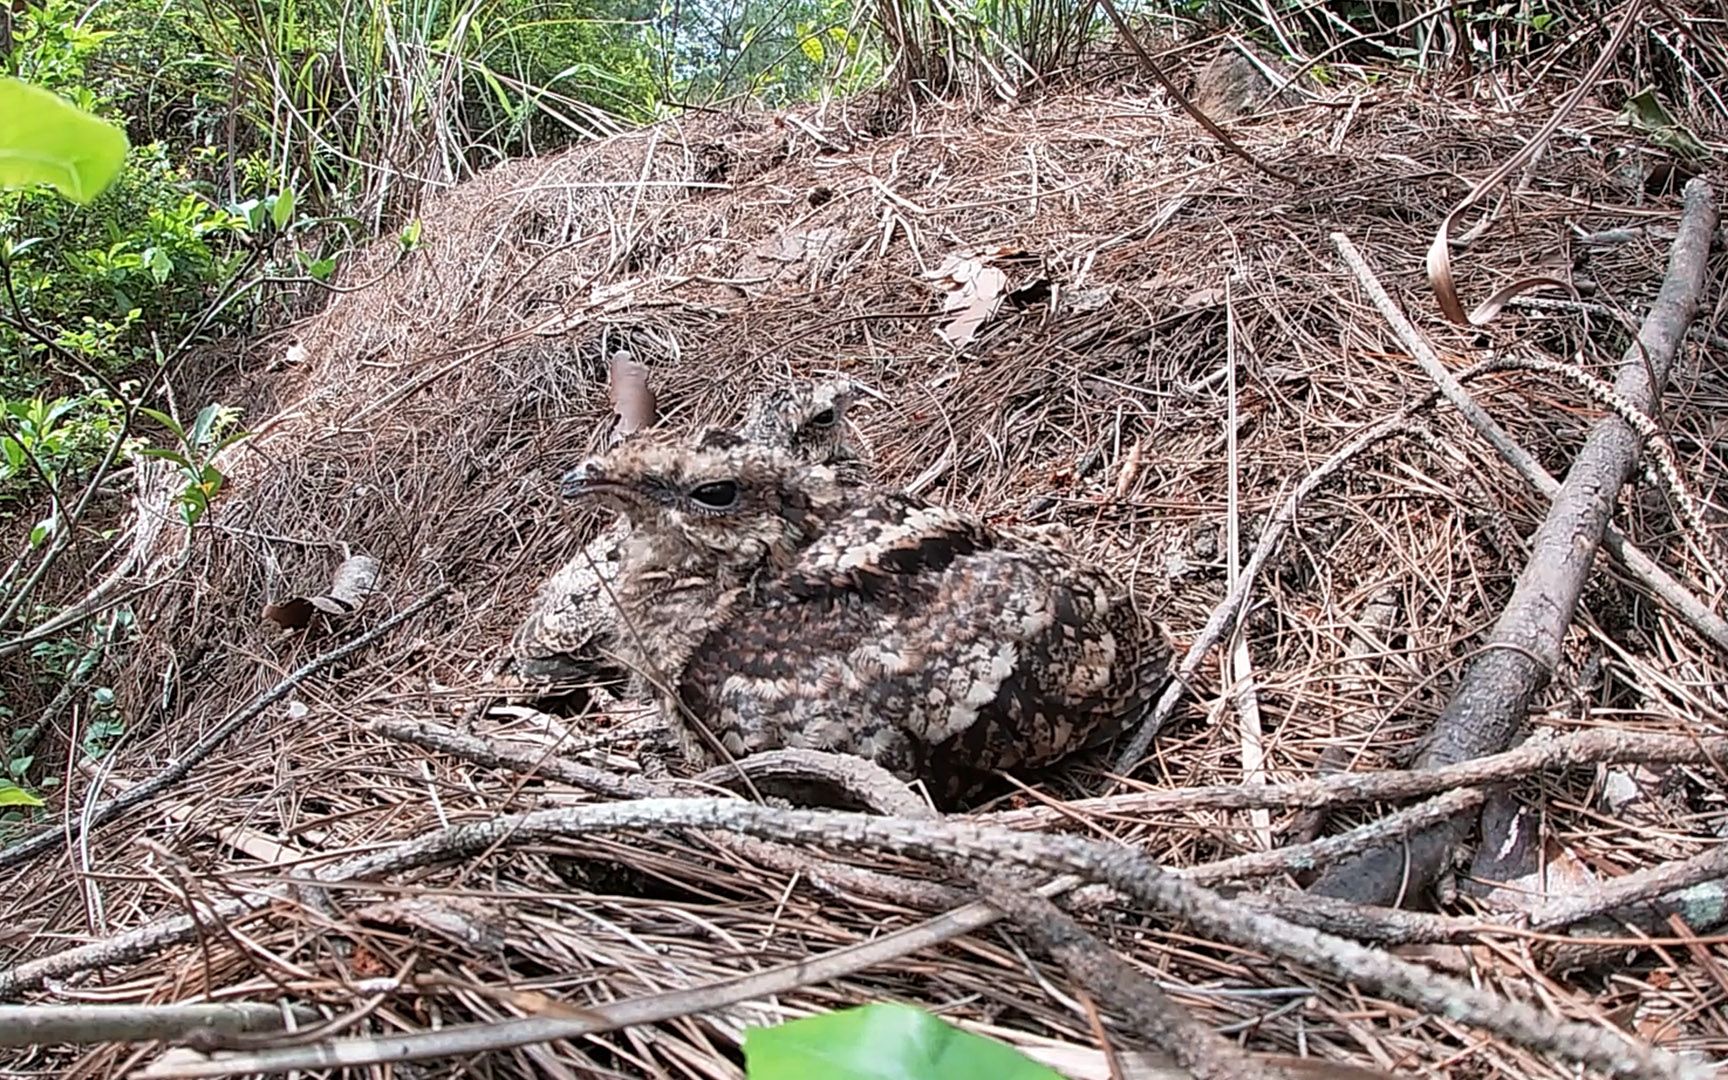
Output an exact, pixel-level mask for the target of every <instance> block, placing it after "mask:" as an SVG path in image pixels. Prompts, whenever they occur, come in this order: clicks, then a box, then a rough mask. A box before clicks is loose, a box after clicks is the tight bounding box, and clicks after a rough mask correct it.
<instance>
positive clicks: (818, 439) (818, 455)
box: [737, 379, 863, 483]
mask: <svg viewBox="0 0 1728 1080" xmlns="http://www.w3.org/2000/svg"><path fill="white" fill-rule="evenodd" d="M857 398H858V387H857V384H856V383H854V382H852V381H851V380H850V379H830V380H827V381H824V382H800V383H795V384H793V385H791V386H788V387H783V388H781V389H779V390H776V391H774V392H773V393H771V394H766V395H763V396H762V397H760V398H757V399H756V401H755V402H753V403H752V404H751V406H750V409H749V411H748V412H747V413H746V414H745V416H744V422H743V423H742V424H740V425H739V426H738V428H737V432H738V435H739V436H740V437H742V438H745V439H748V440H749V441H751V442H757V443H763V444H766V445H768V446H777V447H780V448H782V449H785V450H787V451H788V452H790V453H791V454H792V456H793V457H795V458H797V459H799V460H800V461H806V462H810V463H812V464H816V465H827V466H829V467H831V468H833V469H834V470H835V472H836V473H837V474H838V475H839V477H840V480H841V482H842V483H856V482H857V481H858V480H859V478H860V477H861V476H862V473H863V462H862V461H861V459H860V458H859V456H858V451H857V448H856V447H855V446H853V444H852V441H851V438H850V436H849V434H848V431H847V428H846V410H847V409H849V408H851V406H852V403H853V402H854V401H856V400H857Z"/></svg>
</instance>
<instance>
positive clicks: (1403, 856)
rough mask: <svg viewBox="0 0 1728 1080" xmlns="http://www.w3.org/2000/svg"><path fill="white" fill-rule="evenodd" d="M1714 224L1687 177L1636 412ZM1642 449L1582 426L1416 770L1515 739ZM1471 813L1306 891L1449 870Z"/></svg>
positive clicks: (1666, 351) (1618, 423)
mask: <svg viewBox="0 0 1728 1080" xmlns="http://www.w3.org/2000/svg"><path fill="white" fill-rule="evenodd" d="M1634 3H1636V0H1634ZM1715 229H1716V200H1715V195H1714V193H1713V192H1712V191H1711V189H1710V186H1709V185H1708V184H1706V183H1704V181H1703V180H1701V179H1695V180H1692V181H1689V182H1688V183H1687V185H1686V189H1685V209H1684V210H1683V212H1682V214H1681V218H1680V230H1679V234H1678V235H1677V236H1676V237H1675V239H1674V246H1673V248H1672V249H1671V251H1670V252H1669V256H1668V272H1667V274H1666V276H1665V277H1664V278H1663V281H1662V288H1661V291H1660V292H1659V293H1658V294H1657V297H1656V302H1655V303H1654V304H1652V305H1651V306H1650V311H1649V313H1648V314H1647V315H1646V316H1645V319H1644V323H1643V326H1642V327H1641V328H1640V330H1639V333H1638V340H1637V341H1635V342H1634V343H1633V344H1632V346H1631V348H1629V349H1627V351H1626V353H1625V355H1624V356H1623V357H1622V358H1621V362H1620V371H1619V374H1618V375H1617V376H1616V378H1615V380H1614V389H1615V392H1616V393H1618V394H1619V396H1620V397H1622V398H1623V399H1625V400H1626V401H1627V402H1629V403H1630V404H1631V405H1632V407H1633V408H1635V409H1637V410H1638V411H1639V412H1641V413H1643V414H1645V415H1650V414H1652V413H1654V412H1655V406H1656V404H1657V402H1658V401H1659V400H1660V398H1661V394H1662V387H1663V384H1664V383H1665V382H1666V381H1667V377H1668V370H1669V368H1670V366H1671V365H1672V364H1673V362H1674V357H1675V355H1676V353H1678V351H1679V349H1680V344H1681V342H1682V341H1683V340H1684V338H1685V336H1686V328H1687V326H1688V324H1690V323H1691V321H1692V318H1693V316H1694V314H1695V313H1696V311H1697V309H1698V306H1699V304H1700V303H1701V296H1702V294H1703V291H1704V275H1705V269H1706V267H1707V264H1708V262H1709V256H1710V240H1711V235H1712V234H1713V233H1714V232H1715ZM1642 447H1643V439H1642V438H1641V437H1640V435H1639V434H1638V432H1637V431H1636V430H1635V429H1634V428H1633V427H1632V426H1631V425H1629V424H1627V423H1626V421H1625V420H1623V419H1621V418H1620V417H1619V416H1616V415H1613V414H1609V415H1608V416H1605V417H1603V418H1602V419H1600V420H1598V421H1597V422H1596V423H1595V424H1593V425H1592V426H1591V428H1590V434H1589V435H1588V436H1587V437H1586V439H1585V440H1584V445H1583V447H1582V448H1581V449H1580V450H1579V451H1578V454H1577V456H1576V457H1575V458H1574V459H1573V461H1572V466H1571V468H1569V469H1568V470H1567V472H1566V482H1565V483H1564V484H1562V485H1561V488H1560V492H1559V494H1558V495H1557V496H1556V497H1555V499H1554V503H1553V506H1552V507H1551V508H1550V509H1549V512H1548V515H1547V517H1545V518H1544V519H1543V520H1542V524H1541V525H1540V526H1539V527H1538V528H1537V530H1536V534H1535V536H1533V537H1532V538H1531V541H1530V561H1529V562H1528V563H1527V564H1526V565H1525V567H1524V571H1523V573H1521V574H1520V575H1519V576H1518V584H1517V586H1516V587H1515V588H1514V589H1513V592H1512V598H1511V600H1509V601H1508V602H1507V604H1506V608H1505V610H1504V611H1502V612H1501V614H1500V618H1499V620H1498V621H1497V622H1496V623H1495V624H1494V628H1493V630H1491V631H1490V632H1489V634H1488V638H1487V641H1486V642H1485V643H1484V647H1483V649H1482V650H1481V651H1480V652H1479V653H1478V655H1477V657H1476V659H1475V660H1473V661H1472V662H1471V663H1470V665H1469V667H1467V668H1466V669H1465V671H1464V675H1463V677H1462V678H1461V679H1460V680H1459V682H1458V687H1457V689H1456V690H1455V691H1454V692H1453V694H1452V698H1451V700H1450V701H1448V702H1447V704H1446V709H1445V711H1444V712H1442V713H1441V715H1440V718H1439V719H1438V720H1437V721H1435V724H1434V727H1433V729H1432V730H1431V731H1430V732H1429V734H1428V736H1427V737H1426V739H1425V740H1424V745H1423V747H1422V750H1421V752H1420V753H1418V754H1417V756H1416V761H1415V762H1414V765H1413V767H1414V768H1415V769H1417V770H1426V769H1434V768H1439V767H1443V766H1447V765H1453V764H1456V763H1458V762H1461V761H1467V760H1469V759H1471V758H1475V757H1481V756H1483V755H1485V754H1493V753H1496V752H1498V751H1500V750H1502V749H1503V748H1505V746H1506V745H1507V744H1508V743H1509V742H1511V741H1512V737H1513V734H1514V732H1515V731H1516V729H1517V726H1518V725H1519V724H1520V723H1522V722H1523V721H1524V720H1525V718H1526V717H1527V715H1528V714H1529V711H1530V703H1531V701H1532V700H1533V699H1534V697H1535V695H1536V694H1537V692H1538V691H1540V690H1541V689H1542V688H1543V687H1544V686H1546V685H1547V684H1548V680H1549V679H1550V678H1551V677H1552V675H1553V672H1554V669H1555V668H1556V667H1557V666H1558V664H1559V661H1560V648H1561V643H1562V641H1563V639H1564V637H1565V634H1566V628H1567V626H1569V625H1570V624H1571V622H1572V616H1573V614H1574V613H1575V612H1576V611H1577V610H1578V601H1579V598H1580V597H1581V596H1582V595H1583V592H1584V584H1585V582H1586V581H1587V580H1588V579H1589V576H1590V568H1591V566H1592V564H1593V563H1594V560H1595V555H1596V549H1597V547H1598V546H1599V545H1600V544H1601V541H1602V535H1603V531H1604V529H1605V528H1606V526H1607V524H1608V519H1609V517H1610V515H1611V514H1612V512H1613V508H1614V504H1615V502H1616V501H1617V500H1618V498H1619V495H1620V488H1621V486H1622V485H1623V484H1625V482H1626V480H1627V479H1628V478H1629V477H1630V476H1631V474H1632V470H1633V469H1634V468H1635V467H1636V466H1637V463H1638V459H1639V456H1640V452H1641V450H1642ZM1474 820H1475V819H1474V818H1473V817H1466V818H1464V819H1462V820H1460V821H1457V822H1453V823H1451V824H1449V825H1446V826H1441V827H1438V828H1435V829H1433V830H1431V831H1429V832H1427V833H1423V834H1421V835H1419V836H1415V837H1412V838H1410V840H1409V841H1408V842H1407V843H1406V844H1405V845H1403V846H1401V847H1399V848H1396V849H1393V848H1383V849H1381V850H1379V851H1373V852H1368V853H1367V854H1364V855H1362V856H1360V857H1359V858H1357V859H1355V860H1352V861H1351V862H1350V863H1347V864H1345V865H1343V866H1338V867H1333V868H1332V869H1331V870H1330V871H1328V872H1327V873H1326V874H1325V875H1324V876H1322V878H1321V879H1320V881H1318V882H1316V883H1315V885H1314V889H1313V891H1315V892H1318V893H1321V894H1324V895H1328V896H1336V897H1338V898H1340V899H1344V900H1354V901H1357V902H1359V903H1378V904H1394V903H1396V902H1397V901H1398V900H1399V899H1400V898H1401V897H1405V896H1410V895H1415V894H1419V893H1421V892H1422V891H1423V890H1425V889H1426V888H1427V886H1428V885H1429V884H1430V883H1432V882H1433V880H1434V878H1435V877H1436V876H1437V875H1438V874H1439V873H1440V871H1441V869H1442V868H1443V867H1444V866H1445V865H1446V862H1447V859H1448V855H1449V853H1450V851H1451V850H1452V848H1453V846H1454V845H1456V844H1457V843H1458V842H1459V841H1461V840H1462V839H1463V837H1464V835H1465V833H1466V832H1467V831H1468V830H1469V828H1470V827H1471V825H1472V824H1473V823H1474Z"/></svg>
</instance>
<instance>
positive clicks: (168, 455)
mask: <svg viewBox="0 0 1728 1080" xmlns="http://www.w3.org/2000/svg"><path fill="white" fill-rule="evenodd" d="M137 452H138V456H139V457H147V458H156V459H157V460H158V461H172V462H173V463H174V464H176V465H178V466H180V467H181V468H183V469H190V468H191V467H192V462H190V461H188V460H187V458H186V455H185V454H182V453H180V452H179V451H177V450H164V449H163V448H161V447H160V446H140V447H139V448H138V451H137Z"/></svg>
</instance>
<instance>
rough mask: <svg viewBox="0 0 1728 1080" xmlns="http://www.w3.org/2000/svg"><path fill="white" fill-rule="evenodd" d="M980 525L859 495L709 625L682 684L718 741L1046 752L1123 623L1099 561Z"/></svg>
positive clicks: (1097, 713) (914, 759) (1107, 681)
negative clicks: (775, 575)
mask: <svg viewBox="0 0 1728 1080" xmlns="http://www.w3.org/2000/svg"><path fill="white" fill-rule="evenodd" d="M997 542H998V538H997V536H996V535H995V534H994V533H993V532H992V531H991V530H989V529H988V528H987V527H985V526H983V525H982V524H981V523H979V522H977V521H976V520H975V519H972V518H970V517H968V516H967V515H964V514H961V513H959V512H956V511H952V510H947V509H942V508H937V507H930V506H927V505H925V504H923V503H921V502H920V501H918V500H916V499H912V498H909V497H901V496H897V497H891V498H884V499H881V500H877V501H873V502H872V503H871V504H870V505H867V506H865V507H861V508H859V509H858V510H856V511H854V512H853V513H851V514H850V515H848V516H847V517H844V518H842V519H840V520H839V521H838V522H836V523H835V524H834V525H832V526H830V527H829V528H828V529H827V530H826V531H825V532H824V534H823V535H822V537H821V538H819V539H818V540H817V541H816V542H815V543H813V544H812V545H811V546H810V547H809V548H808V549H806V551H805V552H804V554H803V557H802V558H801V559H800V560H799V562H798V563H797V564H796V565H795V566H794V567H793V569H792V570H791V571H790V572H788V573H787V574H785V575H784V576H783V577H781V578H780V579H779V580H777V581H775V582H773V583H770V584H769V585H767V586H765V587H764V588H762V589H761V590H760V591H759V593H758V600H757V603H756V604H755V606H753V607H751V608H749V609H747V610H745V611H742V612H740V613H739V615H738V617H737V618H735V619H733V620H731V621H730V622H729V623H728V624H727V625H726V626H725V627H724V628H722V629H721V630H719V631H717V632H716V633H714V634H711V635H710V636H709V639H708V640H707V641H706V642H704V644H703V646H702V647H700V648H699V649H698V650H697V654H696V656H695V657H694V658H693V660H692V663H691V664H690V665H689V667H688V668H687V669H686V672H685V677H684V690H685V693H686V700H687V701H688V702H689V703H690V705H691V706H692V708H693V710H694V711H695V712H696V713H697V715H698V716H701V717H703V718H704V719H705V720H707V721H709V722H710V723H711V724H712V725H713V726H714V727H715V728H716V731H717V733H719V734H721V736H722V738H723V741H727V739H726V737H727V736H728V735H729V736H731V739H730V741H729V745H728V748H729V749H730V750H731V751H732V752H733V753H747V752H754V751H757V750H761V749H766V748H768V747H770V746H782V745H809V746H812V747H813V748H819V749H832V750H844V751H847V752H852V753H862V754H865V755H866V756H872V757H874V758H875V759H876V760H878V761H881V763H882V764H884V765H886V766H888V767H889V768H891V769H895V770H896V771H904V770H905V769H906V768H911V769H913V770H914V771H916V772H918V773H920V774H924V773H927V772H928V771H931V770H935V771H942V770H943V769H944V768H947V767H949V766H956V767H961V768H965V767H977V768H993V767H1003V768H1019V767H1032V766H1036V765H1040V764H1044V763H1046V762H1048V761H1051V760H1054V759H1055V758H1057V757H1061V756H1062V755H1063V754H1065V753H1067V752H1068V751H1071V750H1073V749H1076V748H1077V746H1078V744H1080V743H1081V742H1082V741H1084V740H1086V739H1087V737H1088V736H1089V735H1091V734H1092V733H1093V732H1094V731H1095V730H1096V729H1097V728H1099V727H1100V726H1103V725H1105V724H1106V723H1107V722H1108V721H1110V720H1111V719H1112V718H1113V717H1114V716H1115V715H1116V714H1117V713H1118V711H1120V709H1121V708H1122V707H1123V702H1122V701H1121V700H1119V699H1121V698H1123V697H1124V696H1126V695H1130V694H1131V693H1132V689H1133V688H1132V684H1133V682H1134V679H1135V671H1134V669H1133V667H1132V666H1128V667H1124V665H1123V663H1122V661H1124V660H1126V659H1129V658H1131V657H1132V655H1133V653H1134V650H1135V649H1136V648H1137V644H1138V642H1137V640H1136V639H1135V637H1134V633H1133V631H1134V628H1135V627H1136V626H1137V625H1138V624H1137V622H1135V621H1133V620H1131V619H1130V620H1124V619H1122V618H1121V617H1120V609H1121V606H1122V605H1125V604H1126V603H1127V598H1126V597H1125V596H1122V595H1119V594H1118V593H1117V592H1116V591H1115V590H1113V589H1112V588H1111V586H1110V583H1109V581H1108V579H1106V578H1105V577H1103V576H1102V575H1100V574H1097V573H1095V572H1092V571H1089V570H1086V569H1084V568H1080V567H1077V566H1076V565H1075V564H1073V563H1072V561H1071V560H1069V559H1068V558H1067V556H1065V555H1064V554H1063V553H1060V552H1056V551H1050V550H1044V549H1039V548H1036V547H1030V548H1028V547H1026V546H1025V545H1019V544H1017V545H1014V546H1013V548H1011V549H1010V548H999V547H997ZM900 741H906V742H907V745H905V746H901V745H899V742H900ZM930 752H935V753H937V754H938V755H941V756H946V757H947V758H949V759H951V760H949V761H947V762H944V761H938V760H925V757H926V754H927V753H930ZM884 754H886V755H887V759H885V757H884V756H883V755H884Z"/></svg>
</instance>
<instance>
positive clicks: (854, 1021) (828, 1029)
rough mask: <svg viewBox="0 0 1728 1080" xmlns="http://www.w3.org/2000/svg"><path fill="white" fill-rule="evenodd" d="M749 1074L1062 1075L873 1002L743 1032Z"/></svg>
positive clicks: (914, 1078)
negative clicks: (854, 1007)
mask: <svg viewBox="0 0 1728 1080" xmlns="http://www.w3.org/2000/svg"><path fill="white" fill-rule="evenodd" d="M744 1061H745V1068H746V1070H747V1072H746V1075H748V1077H749V1080H807V1078H815V1077H821V1078H822V1080H1061V1077H1060V1074H1058V1073H1056V1072H1054V1071H1053V1070H1051V1069H1048V1068H1045V1067H1044V1066H1043V1065H1040V1064H1038V1063H1037V1062H1035V1061H1033V1060H1032V1059H1031V1058H1028V1057H1026V1056H1025V1055H1024V1054H1021V1053H1020V1052H1019V1051H1018V1050H1015V1049H1013V1048H1012V1047H1009V1046H1004V1045H1003V1044H1002V1043H999V1042H995V1041H993V1040H990V1039H985V1038H982V1037H980V1036H977V1035H973V1034H971V1033H970V1032H965V1031H961V1030H960V1029H959V1028H957V1027H955V1026H953V1025H952V1024H949V1023H948V1022H946V1021H944V1020H940V1019H938V1018H937V1017H935V1016H932V1015H931V1014H929V1013H927V1012H924V1011H923V1010H922V1009H915V1008H912V1007H911V1006H909V1005H892V1004H886V1003H879V1004H875V1005H865V1006H862V1007H860V1008H856V1009H846V1010H844V1011H841V1012H832V1013H824V1014H823V1015H821V1016H812V1017H808V1018H806V1019H803V1020H794V1021H793V1022H791V1023H789V1024H780V1025H778V1026H776V1027H770V1028H748V1029H746V1030H745V1032H744Z"/></svg>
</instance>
